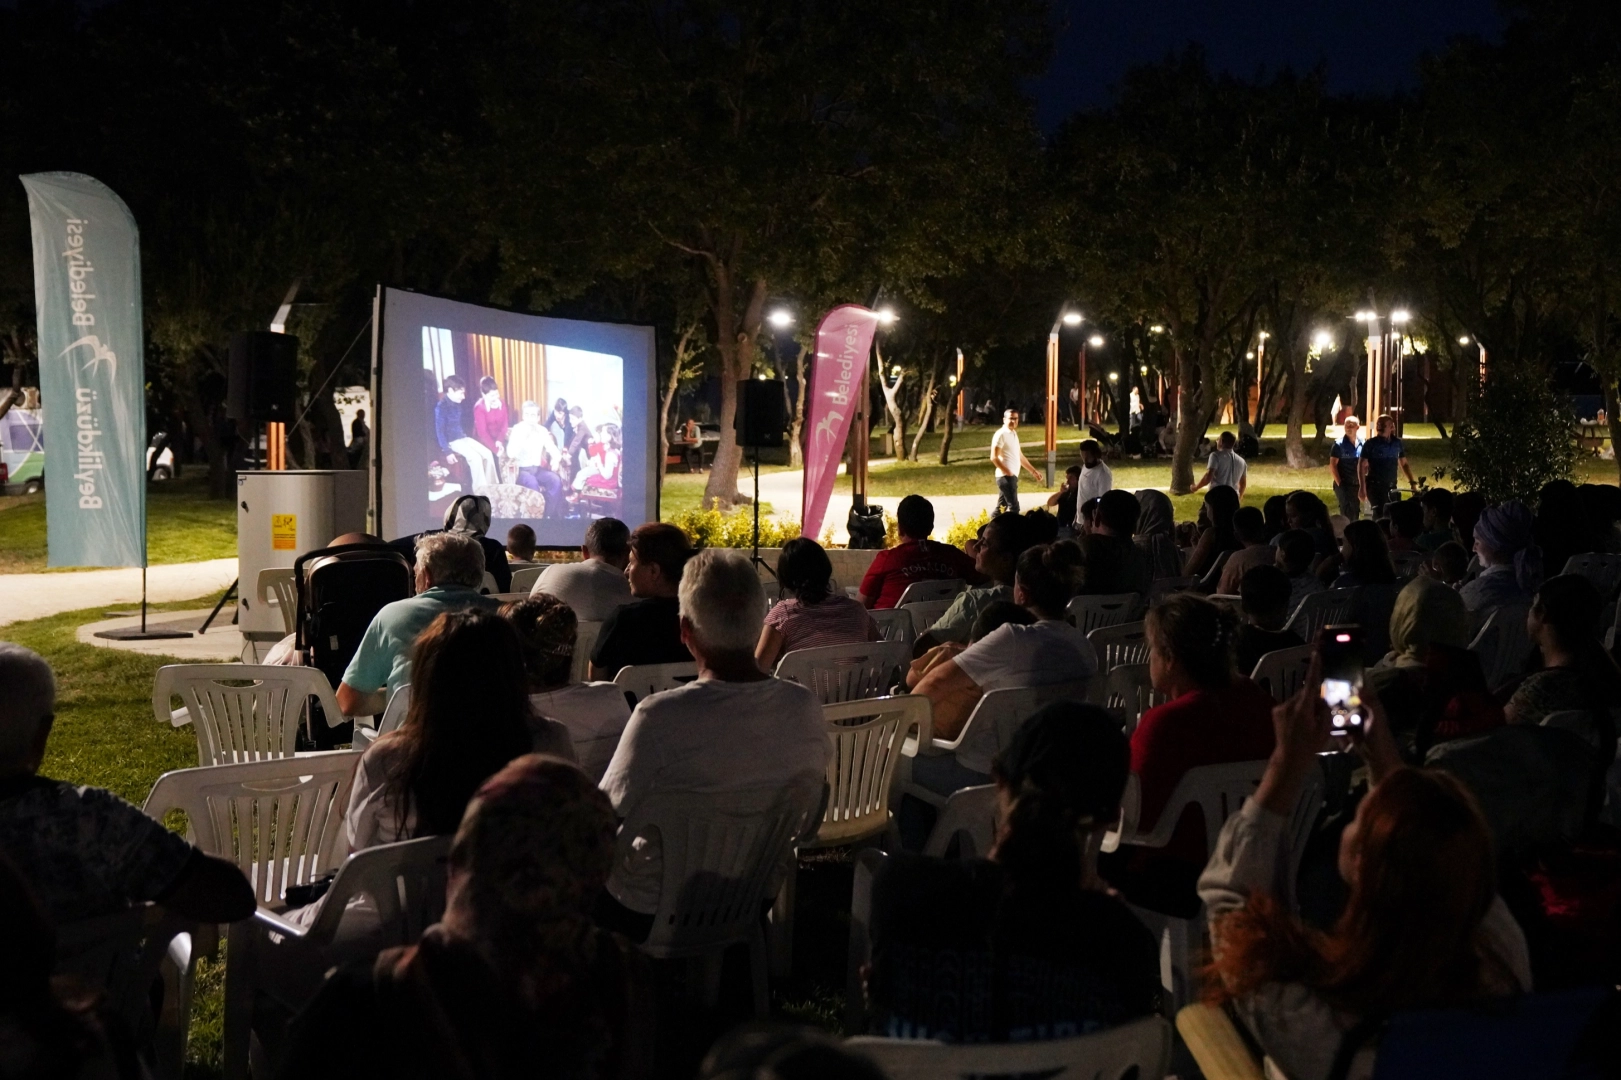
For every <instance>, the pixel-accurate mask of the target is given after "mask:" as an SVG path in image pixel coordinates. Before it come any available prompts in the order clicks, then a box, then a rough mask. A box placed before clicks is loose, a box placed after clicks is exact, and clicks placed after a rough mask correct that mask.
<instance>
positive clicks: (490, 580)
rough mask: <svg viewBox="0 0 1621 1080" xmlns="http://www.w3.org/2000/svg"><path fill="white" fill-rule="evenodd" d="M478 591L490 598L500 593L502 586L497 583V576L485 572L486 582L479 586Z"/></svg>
mask: <svg viewBox="0 0 1621 1080" xmlns="http://www.w3.org/2000/svg"><path fill="white" fill-rule="evenodd" d="M478 591H479V592H481V593H483V594H484V595H485V596H490V595H492V594H494V593H498V592H500V591H501V586H500V585H499V584H498V583H497V582H496V580H495V575H494V574H492V573H490V572H489V571H488V570H486V571H484V580H483V582H481V583H480V584H479V587H478Z"/></svg>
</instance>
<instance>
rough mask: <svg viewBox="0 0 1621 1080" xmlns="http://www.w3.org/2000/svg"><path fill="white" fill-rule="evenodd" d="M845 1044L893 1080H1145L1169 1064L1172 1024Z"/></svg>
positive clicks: (860, 1039) (1156, 1019)
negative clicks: (975, 1039) (1069, 1033)
mask: <svg viewBox="0 0 1621 1080" xmlns="http://www.w3.org/2000/svg"><path fill="white" fill-rule="evenodd" d="M845 1045H846V1046H848V1047H849V1048H850V1049H852V1050H856V1051H858V1052H860V1053H862V1054H865V1055H866V1056H867V1057H869V1058H871V1059H872V1060H873V1061H874V1062H876V1063H877V1064H878V1067H879V1068H881V1069H882V1070H883V1071H884V1075H885V1076H887V1077H889V1080H952V1078H957V1077H962V1078H964V1080H966V1078H968V1077H982V1076H1003V1077H1005V1076H1040V1077H1044V1078H1049V1080H1138V1078H1142V1080H1147V1078H1149V1077H1155V1078H1158V1077H1162V1076H1164V1075H1165V1073H1166V1070H1168V1069H1169V1068H1170V1065H1171V1025H1170V1024H1169V1023H1167V1022H1166V1020H1165V1018H1164V1017H1162V1016H1145V1017H1143V1018H1142V1019H1141V1020H1133V1021H1131V1022H1130V1023H1127V1024H1120V1025H1117V1026H1115V1027H1112V1028H1107V1029H1105V1030H1103V1031H1099V1032H1096V1033H1094V1034H1091V1035H1081V1036H1078V1037H1076V1038H1073V1039H1042V1040H1039V1041H1036V1042H1020V1043H942V1042H934V1041H931V1040H928V1039H882V1038H877V1037H874V1036H870V1035H858V1036H856V1037H855V1038H852V1039H846V1040H845Z"/></svg>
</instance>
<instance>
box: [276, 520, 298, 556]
mask: <svg viewBox="0 0 1621 1080" xmlns="http://www.w3.org/2000/svg"><path fill="white" fill-rule="evenodd" d="M270 550H271V551H297V550H298V515H297V514H271V515H270Z"/></svg>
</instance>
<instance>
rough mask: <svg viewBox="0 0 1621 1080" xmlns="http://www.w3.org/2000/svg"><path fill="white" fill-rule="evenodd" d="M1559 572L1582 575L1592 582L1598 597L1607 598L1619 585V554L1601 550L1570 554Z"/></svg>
mask: <svg viewBox="0 0 1621 1080" xmlns="http://www.w3.org/2000/svg"><path fill="white" fill-rule="evenodd" d="M1560 573H1562V574H1580V575H1582V577H1584V578H1586V579H1587V580H1588V581H1591V582H1592V583H1593V587H1594V588H1595V589H1597V590H1598V594H1599V598H1600V599H1603V600H1608V599H1610V598H1611V597H1612V596H1614V595H1615V590H1616V588H1617V587H1618V586H1621V555H1617V554H1614V553H1611V552H1602V551H1590V552H1588V553H1586V554H1584V555H1572V556H1571V557H1570V558H1568V559H1566V560H1565V568H1564V569H1563V570H1561V571H1560Z"/></svg>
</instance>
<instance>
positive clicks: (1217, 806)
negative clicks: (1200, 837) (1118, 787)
mask: <svg viewBox="0 0 1621 1080" xmlns="http://www.w3.org/2000/svg"><path fill="white" fill-rule="evenodd" d="M1265 772H1266V762H1264V761H1234V762H1228V763H1227V764H1224V765H1200V766H1198V767H1196V768H1192V769H1189V770H1188V771H1187V772H1185V773H1183V774H1182V779H1181V780H1179V781H1177V785H1176V788H1175V790H1173V791H1172V792H1171V797H1170V799H1169V800H1167V802H1166V803H1165V808H1164V809H1163V810H1161V811H1160V814H1159V818H1158V820H1156V821H1155V822H1154V827H1153V829H1152V830H1150V831H1148V832H1143V831H1142V829H1141V828H1140V827H1139V819H1138V812H1139V809H1140V799H1141V791H1140V789H1139V788H1138V787H1137V784H1136V777H1135V776H1133V777H1132V779H1131V780H1130V781H1129V782H1128V783H1127V785H1126V798H1125V799H1124V800H1123V801H1122V806H1121V822H1120V829H1119V831H1118V832H1117V833H1111V834H1110V836H1109V837H1106V838H1105V840H1104V844H1105V847H1104V850H1105V851H1112V850H1114V847H1113V844H1114V843H1127V844H1136V845H1137V846H1139V847H1164V846H1165V845H1166V844H1169V843H1170V842H1171V834H1172V833H1173V832H1175V831H1176V823H1177V822H1178V821H1179V820H1181V817H1182V814H1183V813H1184V812H1185V811H1186V810H1187V808H1188V807H1190V806H1197V807H1199V808H1200V810H1201V811H1202V812H1203V814H1204V828H1205V855H1206V858H1208V857H1209V853H1210V852H1211V851H1212V850H1214V848H1215V845H1216V837H1217V836H1218V835H1220V834H1221V827H1222V826H1223V825H1225V824H1227V819H1228V818H1230V817H1232V816H1233V815H1234V814H1236V813H1238V810H1239V807H1241V806H1243V805H1244V800H1245V799H1247V798H1249V797H1250V796H1251V795H1254V794H1255V789H1256V787H1257V786H1258V785H1259V784H1260V783H1261V776H1262V775H1263V774H1264V773H1265Z"/></svg>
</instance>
